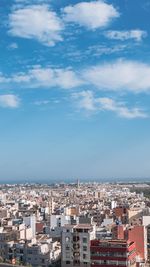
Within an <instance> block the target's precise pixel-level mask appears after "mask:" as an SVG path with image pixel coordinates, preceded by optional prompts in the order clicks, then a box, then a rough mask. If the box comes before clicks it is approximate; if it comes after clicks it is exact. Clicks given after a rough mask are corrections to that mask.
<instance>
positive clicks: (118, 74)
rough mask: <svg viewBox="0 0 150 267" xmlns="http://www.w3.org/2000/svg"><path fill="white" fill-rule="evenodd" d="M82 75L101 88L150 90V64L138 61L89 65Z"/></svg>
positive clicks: (136, 90)
mask: <svg viewBox="0 0 150 267" xmlns="http://www.w3.org/2000/svg"><path fill="white" fill-rule="evenodd" d="M82 76H83V78H84V80H85V81H86V82H87V84H92V85H94V86H96V87H97V88H98V89H100V90H109V91H119V90H121V91H122V90H124V91H132V92H134V93H138V92H146V91H150V65H148V64H144V63H141V62H138V61H128V60H117V61H114V62H112V63H105V64H101V65H98V66H94V67H89V68H87V69H86V70H84V71H83V72H82Z"/></svg>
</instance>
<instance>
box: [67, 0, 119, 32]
mask: <svg viewBox="0 0 150 267" xmlns="http://www.w3.org/2000/svg"><path fill="white" fill-rule="evenodd" d="M117 17H119V12H118V11H117V10H116V9H115V8H114V7H113V5H111V4H107V3H105V2H104V1H102V0H101V1H91V2H80V3H78V4H76V5H74V6H71V5H70V6H66V7H65V8H64V9H63V18H64V20H65V21H66V22H73V23H77V24H79V25H81V26H84V27H86V28H88V29H92V30H94V29H97V28H101V27H105V26H107V25H108V24H109V23H110V22H111V21H112V19H114V18H117Z"/></svg>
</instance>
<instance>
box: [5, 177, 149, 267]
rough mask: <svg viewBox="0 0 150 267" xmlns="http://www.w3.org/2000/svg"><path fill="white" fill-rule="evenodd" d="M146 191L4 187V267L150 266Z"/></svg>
mask: <svg viewBox="0 0 150 267" xmlns="http://www.w3.org/2000/svg"><path fill="white" fill-rule="evenodd" d="M139 192H140V193H139ZM147 192H150V184H146V183H142V184H140V183H136V184H135V183H126V184H120V183H97V182H93V183H90V182H89V183H80V181H79V180H77V181H75V183H70V184H65V183H61V184H53V185H46V184H20V185H18V184H14V185H10V184H6V185H1V186H0V262H1V263H0V266H11V264H12V265H17V266H19V265H22V266H33V267H36V266H41V267H49V266H54V267H56V266H57V267H59V266H62V267H73V266H81V267H85V266H88V267H90V266H91V267H92V266H93V267H107V266H108V267H115V266H118V267H123V266H128V267H130V266H136V267H140V266H150V194H149V195H148V196H147ZM9 264H10V265H9Z"/></svg>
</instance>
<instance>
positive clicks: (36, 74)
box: [0, 59, 150, 93]
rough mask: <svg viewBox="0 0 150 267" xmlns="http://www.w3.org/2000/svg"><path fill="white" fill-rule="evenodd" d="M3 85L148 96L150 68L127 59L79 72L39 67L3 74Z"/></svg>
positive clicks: (0, 80)
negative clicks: (87, 88) (83, 89)
mask: <svg viewBox="0 0 150 267" xmlns="http://www.w3.org/2000/svg"><path fill="white" fill-rule="evenodd" d="M0 84H2V85H5V84H6V85H9V84H17V85H18V84H19V85H20V87H21V88H39V87H41V88H52V87H57V88H62V89H71V88H76V87H79V86H83V87H85V86H91V87H92V88H95V89H98V90H101V91H116V92H128V91H130V92H132V93H141V92H144V93H146V92H149V91H150V65H149V64H145V63H141V62H138V61H131V60H130V61H129V60H123V59H120V60H116V61H112V62H110V63H102V64H100V65H97V66H90V67H88V68H86V69H79V70H78V71H74V70H73V69H71V68H64V69H63V68H53V67H49V66H48V67H42V66H40V65H37V66H32V67H31V68H29V70H27V71H25V72H18V73H15V74H12V75H10V76H4V75H3V74H2V73H0Z"/></svg>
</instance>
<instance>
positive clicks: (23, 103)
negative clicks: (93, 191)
mask: <svg viewBox="0 0 150 267" xmlns="http://www.w3.org/2000/svg"><path fill="white" fill-rule="evenodd" d="M0 14H1V22H0V31H1V42H0V53H1V54H0V55H1V57H0V59H1V60H0V179H1V182H3V181H6V180H7V181H8V180H18V181H26V180H28V179H31V180H32V179H33V180H37V181H38V180H41V181H42V180H44V179H45V180H46V179H49V181H51V180H65V179H76V178H80V179H87V180H89V179H101V178H106V179H107V178H115V179H117V178H121V179H123V178H130V177H131V179H132V178H136V177H139V178H140V177H141V178H142V177H144V178H149V177H150V164H149V158H150V137H149V134H150V105H149V103H150V32H149V25H150V19H149V17H150V3H149V1H148V0H143V1H141V0H132V1H130V0H122V1H120V0H112V1H102V0H99V1H75V0H72V1H69V0H57V1H54V0H45V1H44V0H36V1H35V0H30V1H29V0H9V1H6V0H1V1H0Z"/></svg>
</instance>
